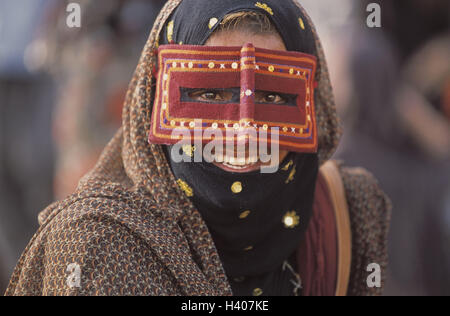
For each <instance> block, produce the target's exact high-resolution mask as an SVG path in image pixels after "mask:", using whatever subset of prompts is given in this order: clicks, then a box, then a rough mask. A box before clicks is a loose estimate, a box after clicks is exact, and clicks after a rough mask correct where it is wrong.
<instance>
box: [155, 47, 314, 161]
mask: <svg viewBox="0 0 450 316" xmlns="http://www.w3.org/2000/svg"><path fill="white" fill-rule="evenodd" d="M316 65H317V61H316V57H314V56H311V55H307V54H303V53H298V52H286V51H273V50H267V49H260V48H254V47H253V45H252V44H247V45H245V46H244V47H210V46H190V45H164V46H160V48H159V66H158V69H159V72H158V78H157V88H156V95H155V102H154V106H153V113H152V123H151V131H150V135H149V142H150V143H153V144H166V145H173V144H176V143H178V142H179V141H180V140H181V138H180V136H179V134H178V133H174V135H173V132H174V131H175V129H179V128H184V129H187V130H189V132H190V133H191V137H192V138H191V139H192V140H197V139H196V138H195V137H197V138H198V133H199V131H200V133H201V131H205V130H206V129H214V130H221V131H222V133H223V135H224V136H225V135H226V130H227V129H235V130H240V131H242V130H245V129H246V128H247V129H249V128H252V129H254V130H256V134H257V137H258V140H259V139H260V138H262V136H261V135H267V137H266V139H267V142H268V143H271V142H272V140H271V137H270V135H271V133H273V132H274V131H275V130H276V129H278V133H279V138H277V140H276V141H277V142H278V144H279V148H280V149H282V150H283V149H284V150H289V151H295V152H305V153H315V152H317V126H316V117H315V108H314V86H315V72H316ZM200 121H201V123H200V124H199V122H200ZM194 131H196V132H197V133H194ZM236 137H237V136H236ZM211 140H212V139H211V138H208V137H202V140H201V141H202V143H203V144H206V143H208V142H210V141H211Z"/></svg>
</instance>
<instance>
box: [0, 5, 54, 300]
mask: <svg viewBox="0 0 450 316" xmlns="http://www.w3.org/2000/svg"><path fill="white" fill-rule="evenodd" d="M52 2H53V1H45V0H24V1H1V2H0V292H2V293H3V291H4V289H5V288H6V284H7V281H8V279H9V277H10V275H11V273H12V270H13V268H14V266H15V264H16V263H17V260H18V258H19V256H20V254H21V252H22V251H23V249H24V248H25V246H26V244H27V243H28V241H29V240H30V238H31V237H32V236H33V234H34V233H35V231H36V229H37V227H38V223H37V220H36V215H37V211H38V210H39V209H41V208H42V207H43V206H44V205H47V204H48V203H49V202H51V201H52V200H53V186H52V182H53V165H54V150H53V145H52V137H51V113H52V109H53V104H54V96H55V91H54V84H53V82H52V80H51V78H50V76H49V75H48V74H46V73H45V72H44V71H43V69H42V66H43V63H44V61H45V58H46V47H45V46H44V45H42V43H41V42H38V41H35V37H36V36H37V35H38V34H37V31H36V29H38V28H37V27H36V26H37V25H40V24H41V22H42V19H43V17H44V15H45V12H46V11H47V9H48V6H49V5H51V4H52Z"/></svg>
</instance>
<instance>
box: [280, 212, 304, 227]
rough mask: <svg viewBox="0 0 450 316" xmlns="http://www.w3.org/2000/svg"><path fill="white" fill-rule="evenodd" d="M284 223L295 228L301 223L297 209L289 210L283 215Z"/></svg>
mask: <svg viewBox="0 0 450 316" xmlns="http://www.w3.org/2000/svg"><path fill="white" fill-rule="evenodd" d="M283 224H284V226H285V227H286V228H295V227H297V226H298V224H300V217H299V216H298V215H297V213H296V212H295V211H292V212H287V213H286V215H284V217H283Z"/></svg>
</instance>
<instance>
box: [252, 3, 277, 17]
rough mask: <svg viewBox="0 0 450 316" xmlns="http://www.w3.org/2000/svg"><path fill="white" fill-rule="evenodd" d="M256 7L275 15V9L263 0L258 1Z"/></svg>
mask: <svg viewBox="0 0 450 316" xmlns="http://www.w3.org/2000/svg"><path fill="white" fill-rule="evenodd" d="M255 6H256V7H258V8H260V9H263V10H265V11H266V12H267V13H269V14H270V15H273V10H272V8H271V7H269V6H268V5H267V4H266V3H261V2H256V4H255Z"/></svg>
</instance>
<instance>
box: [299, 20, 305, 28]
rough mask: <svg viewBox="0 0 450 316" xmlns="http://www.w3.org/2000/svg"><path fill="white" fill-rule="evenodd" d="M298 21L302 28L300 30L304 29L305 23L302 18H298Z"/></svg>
mask: <svg viewBox="0 0 450 316" xmlns="http://www.w3.org/2000/svg"><path fill="white" fill-rule="evenodd" d="M298 22H299V24H300V27H301V28H302V30H304V29H305V23H304V22H303V19H302V18H298Z"/></svg>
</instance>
